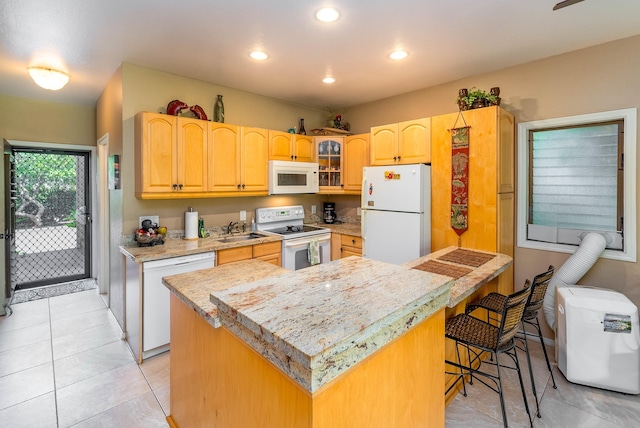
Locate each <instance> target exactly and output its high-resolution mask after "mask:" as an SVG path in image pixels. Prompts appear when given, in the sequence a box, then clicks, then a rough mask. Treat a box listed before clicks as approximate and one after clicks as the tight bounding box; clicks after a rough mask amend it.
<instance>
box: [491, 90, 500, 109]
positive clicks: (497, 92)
mask: <svg viewBox="0 0 640 428" xmlns="http://www.w3.org/2000/svg"><path fill="white" fill-rule="evenodd" d="M489 93H490V94H491V95H493V96H494V97H496V100H495V101H491V105H492V106H499V105H500V99H501V98H500V97H499V95H500V88H499V87H497V86H496V87H493V88H491V89H489Z"/></svg>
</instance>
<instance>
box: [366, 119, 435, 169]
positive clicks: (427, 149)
mask: <svg viewBox="0 0 640 428" xmlns="http://www.w3.org/2000/svg"><path fill="white" fill-rule="evenodd" d="M370 159H371V162H370V163H371V165H372V166H374V165H408V164H416V163H431V120H430V118H428V117H427V118H423V119H415V120H409V121H406V122H400V123H393V124H390V125H382V126H374V127H372V128H371V153H370Z"/></svg>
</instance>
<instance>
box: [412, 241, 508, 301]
mask: <svg viewBox="0 0 640 428" xmlns="http://www.w3.org/2000/svg"><path fill="white" fill-rule="evenodd" d="M458 249H459V248H458V247H455V246H452V247H447V248H443V249H442V250H439V251H436V252H433V253H431V254H427V255H426V256H422V257H420V258H418V259H415V260H412V261H410V262H407V263H405V264H403V266H405V267H409V268H414V267H416V266H419V265H421V264H423V263H425V262H427V261H437V262H438V263H443V264H446V265H450V266H453V267H454V268H462V269H469V270H471V272H469V273H468V274H466V275H464V276H462V277H460V278H457V279H455V282H454V284H453V286H452V287H451V299H450V300H449V303H448V304H447V307H449V308H455V307H456V306H457V305H458V304H459V303H460V302H462V301H463V300H464V299H466V298H467V297H469V296H470V295H471V294H473V293H474V292H475V291H476V290H478V289H480V287H482V286H483V285H485V284H486V283H488V282H489V281H491V280H492V279H494V278H496V277H497V276H498V275H500V274H501V273H502V272H504V271H505V270H507V269H508V268H509V267H510V266H511V265H512V264H513V258H511V257H510V256H507V255H506V254H500V253H491V252H488V251H480V250H468V249H464V250H467V251H471V252H473V253H478V254H486V255H487V256H494V257H493V258H492V259H491V260H489V261H487V262H485V263H484V264H482V265H481V266H478V267H473V266H471V265H469V264H465V263H461V262H452V261H444V260H441V259H440V257H442V256H444V255H446V254H448V253H451V252H453V251H455V250H458Z"/></svg>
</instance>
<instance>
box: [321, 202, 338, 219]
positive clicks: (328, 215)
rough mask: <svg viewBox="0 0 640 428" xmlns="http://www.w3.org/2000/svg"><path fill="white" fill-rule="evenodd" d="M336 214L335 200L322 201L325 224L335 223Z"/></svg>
mask: <svg viewBox="0 0 640 428" xmlns="http://www.w3.org/2000/svg"><path fill="white" fill-rule="evenodd" d="M336 218H338V215H337V214H336V203H335V202H324V215H323V219H324V222H325V223H327V224H330V223H335V222H336Z"/></svg>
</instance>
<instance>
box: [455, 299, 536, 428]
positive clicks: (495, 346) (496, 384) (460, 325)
mask: <svg viewBox="0 0 640 428" xmlns="http://www.w3.org/2000/svg"><path fill="white" fill-rule="evenodd" d="M530 296H531V288H530V287H529V288H525V289H522V290H520V291H518V292H516V293H513V294H511V295H510V296H508V297H507V299H506V302H505V304H504V306H503V307H502V309H501V311H500V315H501V316H500V322H499V325H497V326H496V325H493V324H490V323H488V322H485V321H483V320H481V319H479V318H476V317H473V316H471V315H468V314H466V313H465V314H458V315H456V316H454V317H452V318H449V319H448V320H447V321H446V323H445V337H447V338H449V339H451V340H454V341H455V342H456V355H457V359H458V361H457V362H454V361H449V360H446V359H445V363H446V364H448V365H451V366H453V367H456V368H457V369H458V372H446V373H447V374H452V375H455V376H457V379H456V381H455V382H454V383H453V384H452V385H451V386H450V387H449V389H448V390H447V392H449V390H451V388H453V386H455V385H456V384H457V383H458V381H459V380H462V388H463V395H464V396H465V397H466V396H467V389H466V385H465V376H466V375H467V374H469V375H471V379H472V380H473V377H474V375H478V376H475V377H476V378H477V379H478V380H479V381H480V382H481V383H483V384H484V385H486V386H487V387H488V388H490V389H491V390H493V391H494V392H497V393H498V395H499V396H500V406H501V409H502V421H503V423H504V426H505V428H507V427H508V425H507V412H506V409H505V404H504V394H503V388H502V377H501V374H500V368H501V367H502V368H509V369H513V370H516V371H517V373H518V380H519V381H520V389H521V391H522V399H523V400H524V406H525V409H526V410H527V415H528V416H529V422H530V423H531V422H532V420H531V413H530V412H529V404H528V403H527V396H526V393H525V390H524V384H523V382H522V374H521V372H520V364H519V362H518V355H517V353H516V344H515V336H516V333H517V332H518V328H519V326H520V325H521V323H522V316H523V315H524V311H525V307H526V305H527V302H528V301H529V297H530ZM460 345H463V346H464V347H465V348H466V349H467V357H468V360H469V363H468V365H465V364H462V362H461V361H460V348H459V346H460ZM472 348H473V349H472ZM483 352H489V353H490V355H491V360H493V359H494V357H495V363H494V362H487V361H484V362H483V361H482V360H481V356H482V354H483ZM471 354H474V356H473V358H472V355H471ZM500 354H505V355H508V356H509V357H510V358H511V360H512V361H513V363H514V366H507V365H503V364H499V360H498V356H499V355H500ZM476 361H478V362H479V365H478V367H477V368H473V366H474V364H475V362H476ZM483 364H489V365H492V366H495V367H496V370H497V375H494V374H492V373H489V372H487V371H482V370H481V368H482V365H483ZM484 379H487V380H486V381H485V380H484ZM490 382H492V383H490Z"/></svg>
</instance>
